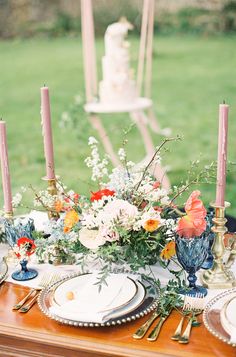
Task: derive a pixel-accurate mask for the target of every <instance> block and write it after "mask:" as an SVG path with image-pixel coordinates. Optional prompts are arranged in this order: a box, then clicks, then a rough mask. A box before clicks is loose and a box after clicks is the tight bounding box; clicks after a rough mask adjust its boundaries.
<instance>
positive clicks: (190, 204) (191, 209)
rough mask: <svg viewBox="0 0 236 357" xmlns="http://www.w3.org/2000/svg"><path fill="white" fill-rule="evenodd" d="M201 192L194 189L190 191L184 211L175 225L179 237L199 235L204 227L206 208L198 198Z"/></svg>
mask: <svg viewBox="0 0 236 357" xmlns="http://www.w3.org/2000/svg"><path fill="white" fill-rule="evenodd" d="M200 194H201V192H200V191H198V190H196V191H193V192H192V193H191V195H190V196H189V198H188V200H187V202H186V204H185V212H186V213H187V214H186V215H185V216H183V217H182V218H181V219H180V220H179V222H178V226H177V232H178V234H179V235H180V236H181V237H186V238H191V237H194V236H200V235H201V234H202V233H203V232H204V231H205V229H206V220H205V217H206V214H207V212H206V209H205V207H204V205H203V203H202V201H201V200H200V199H199V198H198V196H200Z"/></svg>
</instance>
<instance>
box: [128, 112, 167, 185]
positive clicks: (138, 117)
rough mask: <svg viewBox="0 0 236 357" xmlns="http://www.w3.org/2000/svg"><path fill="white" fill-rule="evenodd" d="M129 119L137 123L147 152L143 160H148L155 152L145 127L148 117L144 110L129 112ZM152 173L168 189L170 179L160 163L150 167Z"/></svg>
mask: <svg viewBox="0 0 236 357" xmlns="http://www.w3.org/2000/svg"><path fill="white" fill-rule="evenodd" d="M130 117H131V119H132V120H133V121H134V122H135V124H136V125H137V128H138V129H139V131H140V134H141V136H142V138H143V141H144V145H145V149H146V152H147V157H146V158H145V160H147V161H148V160H150V159H151V157H152V155H153V154H154V152H155V146H154V144H153V141H152V138H151V136H150V133H149V131H148V129H147V123H148V119H147V117H146V115H145V113H144V112H141V111H139V112H131V113H130ZM152 170H153V171H152V174H153V176H154V177H155V178H156V179H157V180H158V181H160V182H161V183H162V187H163V188H165V189H166V190H169V189H170V181H169V179H168V177H167V175H166V172H165V170H164V169H163V167H162V166H161V165H158V164H156V165H155V166H153V167H152Z"/></svg>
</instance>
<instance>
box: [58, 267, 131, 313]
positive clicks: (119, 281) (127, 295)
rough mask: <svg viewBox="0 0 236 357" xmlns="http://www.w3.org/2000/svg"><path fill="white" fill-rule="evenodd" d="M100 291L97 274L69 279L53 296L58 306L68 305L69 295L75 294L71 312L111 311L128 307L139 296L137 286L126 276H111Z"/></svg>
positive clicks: (60, 285)
mask: <svg viewBox="0 0 236 357" xmlns="http://www.w3.org/2000/svg"><path fill="white" fill-rule="evenodd" d="M106 281H107V285H106V284H105V283H104V284H103V285H102V286H101V290H99V286H98V285H95V283H96V282H97V275H96V274H93V273H91V274H83V275H79V276H76V277H74V278H68V280H66V281H63V282H62V283H61V284H59V285H58V286H57V287H56V288H55V290H54V294H53V302H54V303H55V304H57V305H58V306H64V305H65V304H66V305H68V294H71V293H72V294H73V299H72V300H74V301H73V303H72V304H71V307H70V311H71V312H73V311H74V312H75V313H77V312H78V311H86V310H87V311H91V310H94V309H95V310H96V311H98V310H99V311H110V310H114V309H118V308H121V307H123V306H125V305H127V304H128V303H129V302H130V301H131V300H132V299H133V298H134V297H135V295H136V294H137V290H138V288H137V284H136V283H135V282H134V280H132V279H130V278H128V277H127V276H125V275H124V274H110V276H108V277H107V279H106Z"/></svg>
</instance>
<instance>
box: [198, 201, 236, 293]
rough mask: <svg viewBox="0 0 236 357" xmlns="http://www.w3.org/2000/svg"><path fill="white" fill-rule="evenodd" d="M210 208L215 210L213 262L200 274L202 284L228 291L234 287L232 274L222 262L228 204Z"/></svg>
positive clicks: (214, 205)
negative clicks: (210, 266) (209, 267)
mask: <svg viewBox="0 0 236 357" xmlns="http://www.w3.org/2000/svg"><path fill="white" fill-rule="evenodd" d="M211 206H212V207H214V209H215V217H214V218H213V222H214V226H213V227H212V231H213V232H214V233H215V239H214V242H213V245H212V255H213V257H214V260H213V266H212V268H211V269H209V270H206V271H205V272H204V273H203V274H202V277H201V279H202V284H203V286H205V287H207V288H209V289H228V288H232V287H234V286H236V280H235V277H234V274H233V272H232V271H231V270H230V269H229V267H228V266H227V265H226V264H224V261H223V258H224V253H225V245H224V235H225V233H226V232H227V228H226V226H225V224H226V222H227V219H226V218H225V208H227V207H229V206H230V203H229V202H225V206H224V207H220V206H217V205H216V204H215V203H213V204H211Z"/></svg>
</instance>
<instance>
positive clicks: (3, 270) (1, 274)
mask: <svg viewBox="0 0 236 357" xmlns="http://www.w3.org/2000/svg"><path fill="white" fill-rule="evenodd" d="M7 272H8V265H7V262H6V258H2V260H1V261H0V284H1V283H2V282H3V281H4V280H5V279H6V277H7Z"/></svg>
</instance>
